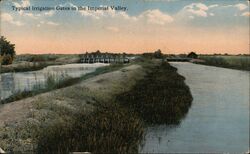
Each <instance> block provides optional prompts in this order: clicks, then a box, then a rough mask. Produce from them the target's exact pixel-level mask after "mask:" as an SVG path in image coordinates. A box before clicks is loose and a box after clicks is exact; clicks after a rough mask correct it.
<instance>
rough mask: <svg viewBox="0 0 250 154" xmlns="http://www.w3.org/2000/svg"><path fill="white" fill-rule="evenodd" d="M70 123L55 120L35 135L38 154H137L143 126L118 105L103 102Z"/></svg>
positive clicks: (74, 116)
mask: <svg viewBox="0 0 250 154" xmlns="http://www.w3.org/2000/svg"><path fill="white" fill-rule="evenodd" d="M71 117H72V119H70V121H67V122H65V120H61V121H58V122H57V123H53V124H52V125H48V126H46V127H44V128H43V129H42V130H41V131H40V133H39V134H38V139H37V140H38V144H37V145H38V146H37V152H38V153H55V152H56V153H68V152H73V151H75V152H77V151H82V152H86V151H87V152H93V153H136V152H137V151H138V145H139V143H140V141H141V139H142V138H143V130H144V129H143V124H142V123H141V121H140V119H139V118H138V117H136V116H133V113H130V112H129V111H128V110H126V109H124V108H123V107H121V106H118V105H117V103H102V106H101V107H98V108H96V110H95V111H94V112H92V113H90V114H86V113H84V112H79V113H77V114H75V115H72V116H71Z"/></svg>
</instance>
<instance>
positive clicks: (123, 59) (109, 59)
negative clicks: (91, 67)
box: [80, 51, 130, 63]
mask: <svg viewBox="0 0 250 154" xmlns="http://www.w3.org/2000/svg"><path fill="white" fill-rule="evenodd" d="M129 61H130V60H129V58H128V57H127V56H126V54H125V53H124V54H113V53H101V52H100V51H96V52H94V53H85V54H82V55H80V62H81V63H129Z"/></svg>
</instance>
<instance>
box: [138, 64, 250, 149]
mask: <svg viewBox="0 0 250 154" xmlns="http://www.w3.org/2000/svg"><path fill="white" fill-rule="evenodd" d="M172 65H173V66H175V67H177V68H178V72H179V73H180V74H181V75H183V76H185V77H186V83H187V84H188V85H189V87H190V90H191V93H192V95H193V98H194V100H193V102H192V106H191V108H190V109H189V112H188V114H187V116H186V118H185V119H183V121H182V122H181V124H180V125H179V126H178V127H170V126H164V125H162V126H154V127H150V128H148V129H147V132H146V137H145V143H144V146H141V147H140V150H139V151H140V152H143V153H147V152H148V153H171V152H173V153H184V152H185V153H186V152H190V153H199V152H202V153H204V152H205V153H223V152H229V153H244V152H246V151H248V149H249V74H250V73H249V72H246V71H238V70H232V69H224V68H217V67H211V66H203V65H196V64H191V63H172Z"/></svg>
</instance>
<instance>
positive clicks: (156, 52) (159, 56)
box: [154, 49, 163, 58]
mask: <svg viewBox="0 0 250 154" xmlns="http://www.w3.org/2000/svg"><path fill="white" fill-rule="evenodd" d="M162 57H163V54H162V53H161V50H160V49H158V50H157V51H155V52H154V58H162Z"/></svg>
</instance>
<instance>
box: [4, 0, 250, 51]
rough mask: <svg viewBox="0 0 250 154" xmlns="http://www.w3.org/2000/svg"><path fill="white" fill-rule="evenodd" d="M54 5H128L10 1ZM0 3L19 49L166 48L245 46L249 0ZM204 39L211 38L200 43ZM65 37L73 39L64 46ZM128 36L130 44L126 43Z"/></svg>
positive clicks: (236, 48) (10, 35) (46, 1)
mask: <svg viewBox="0 0 250 154" xmlns="http://www.w3.org/2000/svg"><path fill="white" fill-rule="evenodd" d="M58 5H63V6H101V5H102V6H111V5H115V6H118V5H121V6H125V7H127V8H128V10H127V11H125V12H124V11H112V10H109V11H97V12H94V11H41V12H40V11H13V10H12V6H17V7H23V6H49V7H54V6H58ZM0 7H1V32H2V34H3V35H5V36H7V37H8V38H10V39H11V40H13V41H14V42H15V43H16V46H17V50H18V52H19V53H25V52H60V51H61V52H64V53H65V52H71V51H69V50H72V51H73V52H81V51H82V50H95V49H97V48H98V49H101V50H102V49H103V50H108V51H124V50H127V51H131V52H141V50H142V51H145V50H148V51H151V50H154V49H155V48H161V49H163V50H165V51H166V52H170V50H171V52H187V51H189V50H200V52H229V50H230V52H232V53H240V52H242V53H246V52H249V50H248V43H247V41H249V36H248V31H249V2H248V1H247V0H68V1H66V0H23V1H21V0H14V1H11V0H3V1H2V2H1V3H0ZM27 33H28V34H29V35H27ZM164 36H165V37H164ZM25 39H26V40H28V41H29V43H27V42H28V41H27V42H25V41H24V40H25ZM183 39H185V40H184V41H183ZM32 40H36V41H33V42H32ZM48 40H49V41H48ZM51 40H53V41H54V44H51ZM155 40H157V41H155ZM208 40H209V41H210V43H209V44H207V43H204V42H206V41H208ZM178 41H179V42H180V41H181V43H182V45H181V46H180V45H178V43H177V42H178ZM31 42H32V43H31ZM65 42H70V43H71V44H73V45H69V44H67V46H66V45H65V44H66V43H65ZM72 42H74V43H72ZM132 42H133V43H134V44H133V45H129V46H128V45H126V44H127V43H128V44H131V43H132ZM149 43H151V45H149ZM45 46H50V48H48V47H45ZM34 48H37V51H35V50H34ZM55 50H56V51H55Z"/></svg>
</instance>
